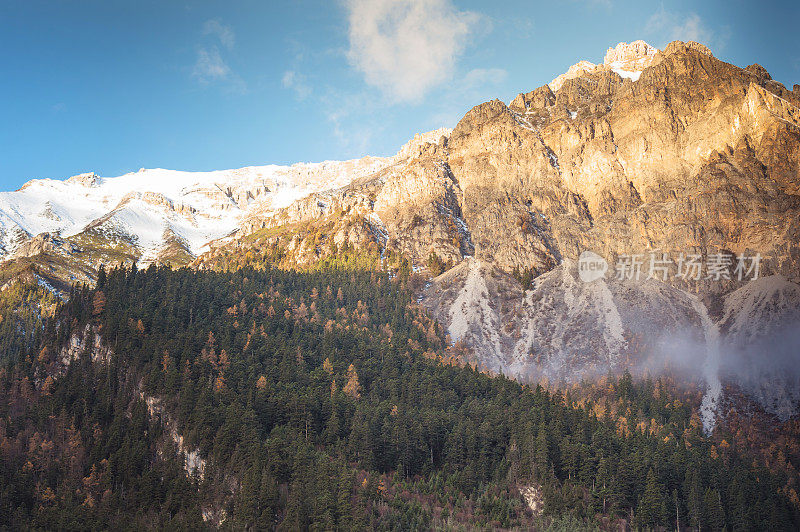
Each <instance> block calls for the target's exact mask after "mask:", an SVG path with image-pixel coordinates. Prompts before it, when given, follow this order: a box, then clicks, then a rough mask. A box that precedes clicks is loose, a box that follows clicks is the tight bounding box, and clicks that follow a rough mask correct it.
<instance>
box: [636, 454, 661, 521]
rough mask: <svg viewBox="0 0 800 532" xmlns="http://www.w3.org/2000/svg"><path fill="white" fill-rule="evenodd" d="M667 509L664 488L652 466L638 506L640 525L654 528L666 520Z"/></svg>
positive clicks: (637, 512)
mask: <svg viewBox="0 0 800 532" xmlns="http://www.w3.org/2000/svg"><path fill="white" fill-rule="evenodd" d="M665 513H666V509H665V507H664V490H663V488H662V487H661V484H659V482H658V479H657V478H656V474H655V472H654V471H653V469H652V468H650V470H649V471H648V472H647V480H646V482H645V487H644V493H643V494H642V496H641V497H640V498H639V504H638V505H637V507H636V521H637V524H638V526H640V527H647V528H652V527H655V526H657V525H659V524H661V523H662V522H663V520H664V514H665Z"/></svg>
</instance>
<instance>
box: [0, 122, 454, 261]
mask: <svg viewBox="0 0 800 532" xmlns="http://www.w3.org/2000/svg"><path fill="white" fill-rule="evenodd" d="M447 134H449V130H445V129H442V130H436V131H432V132H429V133H425V134H421V135H416V136H415V137H414V138H413V139H412V140H410V141H409V142H408V143H407V144H406V145H405V146H403V147H402V148H401V150H400V152H399V153H398V154H397V155H395V156H393V157H364V158H362V159H356V160H350V161H325V162H321V163H298V164H295V165H292V166H276V165H269V166H251V167H246V168H240V169H235V170H220V171H212V172H181V171H175V170H164V169H149V170H145V169H142V170H139V171H138V172H133V173H128V174H125V175H122V176H119V177H99V176H97V175H95V174H93V173H88V174H81V175H77V176H74V177H71V178H69V179H67V180H64V181H60V180H54V179H34V180H32V181H29V182H28V183H26V184H25V185H24V186H23V187H22V188H20V189H19V190H17V191H14V192H2V193H0V258H11V257H13V256H14V252H15V251H16V250H18V249H20V246H21V244H23V243H24V242H26V241H28V240H30V239H31V238H32V237H35V236H36V235H39V234H42V233H51V234H57V235H59V236H60V237H64V238H66V237H71V236H74V235H77V234H79V233H81V232H83V231H84V230H86V229H89V228H91V229H95V230H98V231H100V234H103V235H107V236H108V237H114V238H116V239H118V240H120V239H121V240H122V241H125V242H127V243H129V244H131V245H133V246H134V247H135V249H137V250H138V252H139V253H140V255H141V258H140V262H143V263H147V262H151V261H153V260H155V259H156V258H157V257H158V255H159V253H160V250H161V249H162V248H163V247H164V246H165V245H166V243H167V241H168V240H169V239H173V240H176V241H178V242H180V243H181V244H182V245H184V246H185V247H186V249H187V251H189V252H190V253H191V254H193V255H197V254H199V253H201V252H202V251H203V250H204V246H205V245H206V244H207V243H208V242H209V241H212V240H215V239H218V238H221V237H224V236H226V235H229V234H230V233H232V232H233V231H234V230H236V229H237V224H238V222H239V220H240V219H241V218H242V216H243V215H245V214H246V213H248V212H255V213H258V215H261V214H264V213H269V212H271V211H274V210H276V209H280V208H284V207H286V206H288V205H290V204H291V203H292V202H294V201H296V200H298V199H300V198H303V197H305V196H308V195H309V194H312V193H315V192H320V191H324V190H329V189H335V188H338V187H342V186H345V185H347V184H349V183H350V182H352V181H353V180H355V179H359V178H362V177H364V176H367V175H370V174H373V173H375V172H378V171H380V170H381V169H383V168H385V167H387V166H389V165H391V164H394V163H396V162H398V161H399V160H402V159H405V158H408V157H409V156H412V155H413V153H414V150H415V149H417V147H418V146H419V145H421V144H422V143H424V142H429V141H433V142H435V141H436V140H438V138H439V137H440V136H441V135H447Z"/></svg>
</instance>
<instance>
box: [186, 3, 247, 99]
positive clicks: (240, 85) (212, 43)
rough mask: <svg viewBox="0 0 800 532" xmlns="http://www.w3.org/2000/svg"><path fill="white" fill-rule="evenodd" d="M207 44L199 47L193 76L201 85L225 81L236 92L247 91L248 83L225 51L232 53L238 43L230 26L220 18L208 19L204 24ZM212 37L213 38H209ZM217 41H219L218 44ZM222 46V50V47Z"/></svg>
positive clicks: (228, 87) (226, 85)
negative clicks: (237, 71) (224, 55)
mask: <svg viewBox="0 0 800 532" xmlns="http://www.w3.org/2000/svg"><path fill="white" fill-rule="evenodd" d="M203 35H204V36H205V37H207V38H206V39H205V43H206V44H205V45H203V46H200V47H199V48H198V49H197V58H196V60H195V63H194V68H193V69H192V76H193V77H194V78H195V79H197V81H199V82H200V84H201V85H208V84H210V83H212V82H220V83H222V82H224V86H225V88H226V89H227V90H230V91H231V92H235V93H240V94H242V93H245V92H247V85H246V84H245V82H244V80H242V78H241V77H239V75H238V74H236V72H234V71H233V69H231V67H230V66H229V64H228V62H227V61H226V59H225V57H223V53H225V54H227V55H230V54H231V52H232V50H233V47H234V46H235V44H236V37H235V35H234V33H233V30H232V29H231V28H230V26H226V25H224V24H222V23H221V22H220V21H219V20H216V19H212V20H208V21H206V22H205V24H203ZM208 37H211V38H208ZM216 41H219V43H218V44H217V43H216ZM220 46H222V50H221V48H220Z"/></svg>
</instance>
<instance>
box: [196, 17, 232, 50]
mask: <svg viewBox="0 0 800 532" xmlns="http://www.w3.org/2000/svg"><path fill="white" fill-rule="evenodd" d="M203 35H213V36H216V37H217V38H218V39H219V42H220V43H222V46H224V47H225V48H227V49H228V50H232V49H233V47H234V45H235V44H236V34H235V33H234V32H233V30H232V29H231V27H230V26H228V25H225V24H223V23H222V22H220V21H219V19H211V20H207V21H206V23H205V24H203Z"/></svg>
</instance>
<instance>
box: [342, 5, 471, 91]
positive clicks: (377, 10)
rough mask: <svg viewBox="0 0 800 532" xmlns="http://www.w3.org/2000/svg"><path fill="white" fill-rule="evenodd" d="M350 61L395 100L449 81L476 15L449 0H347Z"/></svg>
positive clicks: (367, 80)
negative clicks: (456, 6)
mask: <svg viewBox="0 0 800 532" xmlns="http://www.w3.org/2000/svg"><path fill="white" fill-rule="evenodd" d="M345 5H346V8H347V11H348V22H349V39H350V49H349V51H348V59H349V60H350V62H351V64H352V65H353V66H354V67H355V68H357V69H358V70H359V71H361V72H362V73H363V74H364V78H365V80H366V82H367V83H368V84H370V85H373V86H375V87H378V88H379V89H381V91H383V93H384V94H386V95H387V96H388V97H390V98H391V99H392V100H394V101H398V102H401V101H404V102H414V101H418V100H420V99H421V98H422V97H423V96H424V95H425V93H426V92H428V90H430V89H431V88H432V87H434V86H436V85H438V84H440V83H442V82H444V81H447V80H448V79H449V78H450V77H451V75H452V73H453V70H454V67H455V62H456V59H457V58H458V56H459V55H460V54H461V53H462V52H463V50H464V47H465V46H466V44H467V41H468V39H469V36H470V34H471V33H472V32H473V30H474V29H475V26H476V25H477V23H478V21H479V20H480V16H479V15H478V14H476V13H473V12H469V11H458V10H457V9H456V8H455V7H454V6H453V5H452V3H451V2H450V0H347V1H346V4H345Z"/></svg>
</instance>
